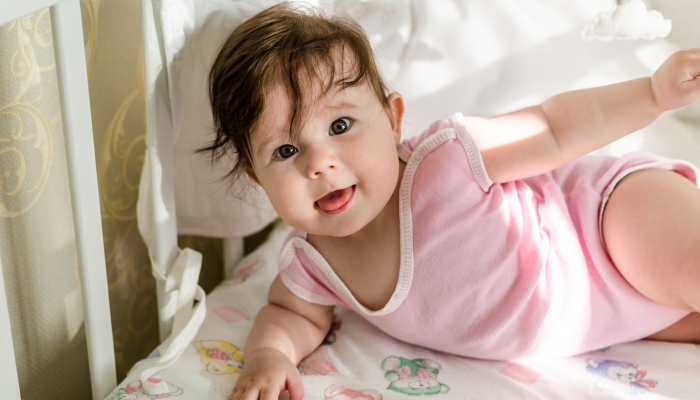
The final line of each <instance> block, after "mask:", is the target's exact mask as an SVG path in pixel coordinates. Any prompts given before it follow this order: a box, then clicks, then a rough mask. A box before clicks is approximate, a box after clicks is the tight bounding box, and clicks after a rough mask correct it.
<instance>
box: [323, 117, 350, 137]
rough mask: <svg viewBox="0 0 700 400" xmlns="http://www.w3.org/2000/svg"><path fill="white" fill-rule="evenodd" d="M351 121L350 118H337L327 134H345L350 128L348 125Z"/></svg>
mask: <svg viewBox="0 0 700 400" xmlns="http://www.w3.org/2000/svg"><path fill="white" fill-rule="evenodd" d="M351 123H352V121H351V120H350V118H338V119H336V120H335V121H333V123H332V124H331V129H330V131H329V132H328V133H330V134H331V135H340V134H341V133H345V131H347V130H348V128H350V124H351Z"/></svg>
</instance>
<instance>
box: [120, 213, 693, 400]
mask: <svg viewBox="0 0 700 400" xmlns="http://www.w3.org/2000/svg"><path fill="white" fill-rule="evenodd" d="M288 233H289V227H288V226H286V225H285V224H283V223H278V224H277V225H276V228H275V229H274V230H273V232H272V233H271V234H270V237H269V238H268V240H267V241H266V243H265V244H263V245H262V246H261V247H260V248H259V249H257V250H256V251H255V252H253V253H252V254H250V255H249V256H247V257H245V258H244V259H243V260H242V261H241V262H240V263H239V264H238V265H237V267H236V269H235V270H234V272H233V273H232V274H231V275H230V276H229V277H227V278H226V280H225V281H224V282H222V283H221V284H220V285H219V287H218V288H217V289H215V290H214V291H213V292H212V293H211V294H210V295H209V296H208V297H207V300H206V301H207V316H206V319H205V320H204V323H203V324H202V326H201V328H200V330H199V332H198V334H197V336H196V337H195V339H194V341H193V342H192V345H191V346H190V347H189V349H188V350H186V351H185V353H184V354H183V355H182V356H181V357H180V359H179V360H178V361H177V362H176V363H175V364H174V365H173V366H171V367H170V368H168V369H166V370H163V371H161V372H159V373H158V374H157V375H156V378H152V379H158V380H164V381H166V382H167V383H168V387H169V388H170V393H169V394H165V395H160V396H150V395H148V394H146V393H144V391H143V390H142V387H141V382H140V381H139V376H140V372H141V371H142V370H143V369H145V368H147V367H149V366H150V365H151V364H152V363H153V362H154V359H157V358H158V357H159V356H160V351H159V349H156V350H155V351H154V352H153V353H152V354H151V355H150V356H149V358H148V359H146V360H143V361H140V362H139V363H137V364H136V365H135V366H134V368H133V369H132V370H131V371H130V373H129V375H128V377H127V378H126V379H125V380H124V381H123V382H122V383H121V384H120V385H119V386H118V387H117V389H115V391H113V392H112V394H111V395H110V396H109V397H108V398H107V399H108V400H125V399H129V400H135V399H143V400H145V399H154V398H167V397H173V398H174V399H173V400H187V399H198V400H199V399H226V398H227V397H228V394H229V393H230V392H231V389H232V388H233V385H234V383H235V381H236V379H237V377H238V373H239V372H240V369H241V366H242V363H243V362H244V360H245V355H244V354H243V352H242V349H243V345H244V343H245V340H246V337H247V336H248V333H249V331H250V328H251V326H252V321H253V319H254V318H255V314H256V313H257V312H258V310H260V308H261V307H262V306H263V305H264V304H265V303H266V298H267V288H268V287H269V285H270V282H271V281H272V279H273V278H274V277H275V275H276V273H277V260H278V254H279V250H280V248H281V245H282V241H283V240H284V238H285V237H286V236H287V234H288ZM416 329H420V327H416ZM299 370H300V372H301V374H302V379H303V382H304V388H305V392H306V394H305V397H304V398H305V399H314V400H315V399H324V400H331V399H334V400H340V399H342V400H349V399H366V400H379V399H384V400H389V399H408V398H411V397H415V396H435V398H436V399H439V398H444V399H591V398H595V399H627V398H640V399H700V345H694V344H677V343H675V344H674V343H663V342H652V341H639V342H634V343H628V344H621V345H616V346H612V347H609V348H605V349H600V350H599V351H595V352H591V353H587V354H583V355H580V356H576V357H570V358H564V359H549V360H545V359H523V360H518V361H513V362H498V361H483V360H475V359H468V358H463V357H457V356H453V355H449V354H445V353H440V352H434V351H431V350H426V349H424V348H420V347H416V346H413V345H409V344H407V343H403V342H400V341H397V340H395V339H392V338H390V337H389V336H387V335H386V334H384V333H383V332H381V331H379V330H377V329H376V328H375V327H373V326H372V325H370V324H369V323H367V322H366V321H364V320H363V319H362V318H361V317H359V316H358V315H355V314H354V313H353V312H351V311H349V310H346V309H337V310H336V318H335V322H334V324H333V327H332V329H331V331H330V332H329V333H328V335H327V336H326V339H325V340H324V342H323V344H322V345H321V346H320V347H319V348H318V349H317V350H316V351H314V352H313V353H312V354H311V355H309V357H307V358H306V359H305V360H303V361H302V362H301V364H300V365H299ZM285 395H286V394H285ZM285 395H283V397H286V396H285Z"/></svg>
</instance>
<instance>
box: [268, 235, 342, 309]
mask: <svg viewBox="0 0 700 400" xmlns="http://www.w3.org/2000/svg"><path fill="white" fill-rule="evenodd" d="M303 240H304V239H302V238H299V237H293V238H292V239H290V240H289V241H287V243H285V245H284V247H283V248H282V254H281V258H280V263H279V269H280V272H279V274H280V279H281V280H282V283H284V285H285V286H286V287H287V288H288V289H289V290H290V291H291V292H292V293H294V294H295V295H296V296H297V297H299V298H300V299H302V300H305V301H308V302H309V303H314V304H321V305H327V306H332V305H337V304H342V302H341V301H340V299H338V298H337V297H336V296H335V295H334V294H333V292H331V291H330V290H329V289H328V288H327V287H326V286H325V285H323V284H322V283H321V282H319V281H318V280H317V279H316V278H315V277H314V276H313V274H312V273H311V272H310V271H309V268H307V267H306V266H305V265H304V264H303V263H302V261H301V259H300V257H299V255H298V254H297V247H296V246H295V245H294V244H295V242H296V241H303Z"/></svg>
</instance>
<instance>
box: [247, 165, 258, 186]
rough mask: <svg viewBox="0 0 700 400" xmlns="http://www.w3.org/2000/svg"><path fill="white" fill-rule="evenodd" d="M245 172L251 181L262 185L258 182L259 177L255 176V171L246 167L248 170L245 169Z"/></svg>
mask: <svg viewBox="0 0 700 400" xmlns="http://www.w3.org/2000/svg"><path fill="white" fill-rule="evenodd" d="M244 171H245V173H246V175H248V177H250V179H252V180H253V182H255V183H257V184H258V185H260V181H259V180H258V176H257V175H255V171H253V169H252V168H249V167H246V168H245V169H244Z"/></svg>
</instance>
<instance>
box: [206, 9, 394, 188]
mask: <svg viewBox="0 0 700 400" xmlns="http://www.w3.org/2000/svg"><path fill="white" fill-rule="evenodd" d="M347 65H349V66H350V68H347ZM338 69H340V70H338ZM322 71H323V72H326V73H327V75H324V74H323V72H322ZM364 83H368V84H369V85H370V87H371V89H372V90H373V91H374V92H375V94H376V95H377V97H378V98H379V101H380V102H381V104H382V105H383V106H384V107H385V108H388V107H389V104H388V102H387V99H386V94H387V87H386V85H385V84H384V81H383V80H382V78H381V76H380V74H379V70H378V68H377V66H376V64H375V60H374V55H373V54H372V48H371V46H370V44H369V40H368V39H367V37H366V35H365V33H364V31H363V29H362V28H361V27H360V26H359V25H358V24H357V22H355V21H354V20H352V18H350V17H340V16H326V15H324V14H323V12H322V11H320V10H317V9H312V8H309V7H308V6H301V5H298V4H289V3H282V4H278V5H276V6H273V7H270V8H268V9H266V10H264V11H262V12H260V13H258V14H256V15H255V16H253V17H252V18H250V19H248V20H247V21H245V22H244V23H243V24H241V25H240V26H238V27H237V28H236V29H234V31H233V32H232V33H231V35H230V36H229V38H228V39H227V40H226V42H225V43H224V45H223V47H222V49H221V51H220V52H219V54H218V56H217V57H216V59H215V60H214V64H213V65H212V67H211V71H210V73H209V100H210V102H211V108H212V113H213V116H214V127H215V129H216V139H214V141H213V142H212V143H211V145H210V146H208V147H205V148H202V149H199V151H200V152H210V154H211V156H212V159H213V160H218V159H220V158H221V157H222V156H223V155H224V154H226V153H227V152H229V151H232V152H234V153H237V155H238V157H237V158H236V159H237V161H236V163H235V165H234V166H233V168H232V169H231V171H230V172H229V174H228V176H232V175H237V174H238V173H240V172H242V171H241V170H242V169H246V168H251V169H252V165H253V163H252V161H253V154H252V149H251V140H250V134H251V131H252V130H253V128H254V126H255V124H256V123H257V122H258V118H259V117H260V114H261V113H262V112H263V109H264V107H265V98H266V94H267V92H268V91H269V90H270V89H271V87H273V86H274V85H276V84H281V85H282V87H283V88H284V89H285V90H286V93H287V96H288V98H289V103H290V108H291V110H290V114H291V118H290V121H289V136H290V139H294V138H295V137H296V136H297V135H298V131H299V129H300V125H301V124H303V120H304V114H305V106H306V104H304V101H303V95H304V91H305V90H308V89H309V86H312V85H314V84H319V87H320V88H321V94H322V95H323V94H326V93H328V92H329V91H330V90H332V89H336V88H340V89H344V88H347V87H352V86H358V85H361V84H364Z"/></svg>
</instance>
